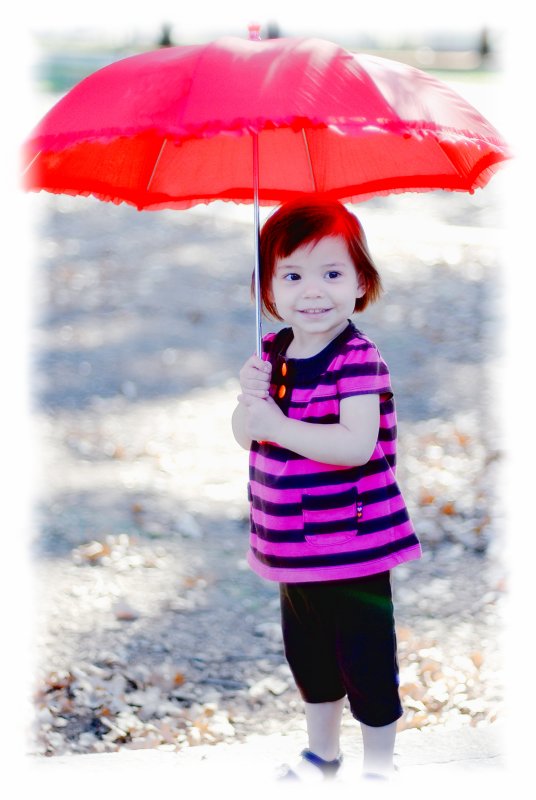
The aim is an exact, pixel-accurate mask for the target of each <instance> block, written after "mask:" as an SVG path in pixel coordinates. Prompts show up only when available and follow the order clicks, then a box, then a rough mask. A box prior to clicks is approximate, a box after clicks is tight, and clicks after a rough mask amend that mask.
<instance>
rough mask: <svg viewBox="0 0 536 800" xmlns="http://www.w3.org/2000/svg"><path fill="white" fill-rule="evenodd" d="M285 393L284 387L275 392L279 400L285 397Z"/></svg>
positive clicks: (285, 388)
mask: <svg viewBox="0 0 536 800" xmlns="http://www.w3.org/2000/svg"><path fill="white" fill-rule="evenodd" d="M286 393H287V387H286V386H280V387H279V390H278V392H277V396H278V397H279V399H280V400H282V399H283V397H284V396H285V395H286Z"/></svg>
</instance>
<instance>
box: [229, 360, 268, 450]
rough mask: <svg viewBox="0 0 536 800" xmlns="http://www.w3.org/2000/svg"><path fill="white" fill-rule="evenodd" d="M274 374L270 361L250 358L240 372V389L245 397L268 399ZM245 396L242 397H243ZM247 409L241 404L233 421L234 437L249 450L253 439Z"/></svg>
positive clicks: (234, 413)
mask: <svg viewBox="0 0 536 800" xmlns="http://www.w3.org/2000/svg"><path fill="white" fill-rule="evenodd" d="M271 374H272V365H271V364H270V362H269V361H264V360H263V359H262V358H259V357H258V356H256V355H253V356H251V357H250V358H248V360H247V361H246V363H245V364H244V366H243V367H242V369H241V370H240V388H241V389H242V392H243V394H244V395H247V396H248V397H251V398H266V397H268V396H269V393H270V375H271ZM242 396H243V395H241V397H242ZM247 417H248V413H247V408H246V406H244V405H243V404H242V403H239V404H238V406H237V407H236V408H235V410H234V412H233V416H232V420H231V424H232V428H233V435H234V437H235V439H236V441H237V442H238V444H239V445H240V446H241V447H243V448H244V450H249V449H250V447H251V440H252V437H251V436H250V435H249V434H248V432H247V430H246V425H247Z"/></svg>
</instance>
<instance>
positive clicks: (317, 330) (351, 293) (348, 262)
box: [272, 236, 364, 357]
mask: <svg viewBox="0 0 536 800" xmlns="http://www.w3.org/2000/svg"><path fill="white" fill-rule="evenodd" d="M363 294H364V291H363V290H362V289H361V287H360V285H359V279H358V276H357V272H356V268H355V266H354V263H353V261H352V258H351V257H350V254H349V252H348V248H347V246H346V242H345V241H344V239H343V238H342V237H341V236H326V237H324V238H323V239H320V241H318V242H313V243H312V244H308V245H303V246H302V247H298V248H297V249H296V250H294V252H293V253H291V254H290V255H289V256H286V257H285V258H281V259H278V260H277V261H276V264H275V271H274V276H273V279H272V295H273V300H274V303H275V306H276V308H277V311H278V313H279V315H280V316H281V317H282V318H283V320H284V321H285V322H286V323H288V324H290V325H291V326H292V330H293V333H294V342H293V345H292V351H293V352H294V354H295V355H299V354H302V355H303V356H304V357H306V356H307V355H314V354H315V353H317V352H319V351H320V350H321V349H323V347H325V345H326V344H328V343H329V342H330V341H331V340H332V339H333V338H335V336H337V335H338V334H339V333H340V332H341V331H342V330H344V328H345V327H346V325H347V321H348V317H350V316H351V315H352V313H353V311H354V305H355V300H356V297H362V296H363Z"/></svg>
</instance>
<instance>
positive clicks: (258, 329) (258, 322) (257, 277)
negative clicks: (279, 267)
mask: <svg viewBox="0 0 536 800" xmlns="http://www.w3.org/2000/svg"><path fill="white" fill-rule="evenodd" d="M253 206H254V215H255V220H254V228H255V271H254V284H255V333H256V352H257V355H258V356H259V358H262V317H261V269H260V223H259V136H258V134H257V133H254V134H253Z"/></svg>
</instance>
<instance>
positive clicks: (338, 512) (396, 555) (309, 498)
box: [248, 321, 421, 583]
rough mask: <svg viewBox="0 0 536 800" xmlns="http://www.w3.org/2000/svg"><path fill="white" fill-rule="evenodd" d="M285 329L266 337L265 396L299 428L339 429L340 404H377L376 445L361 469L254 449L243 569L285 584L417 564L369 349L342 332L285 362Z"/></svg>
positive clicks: (383, 386) (391, 415)
mask: <svg viewBox="0 0 536 800" xmlns="http://www.w3.org/2000/svg"><path fill="white" fill-rule="evenodd" d="M292 338H293V334H292V329H291V328H284V329H283V330H281V331H279V333H277V334H276V333H269V334H267V335H266V336H265V337H264V338H263V351H264V353H265V354H266V355H265V358H268V359H269V360H270V362H271V363H272V384H271V387H270V394H271V395H272V397H274V399H275V401H276V402H277V404H278V405H279V406H280V408H281V409H282V410H283V411H284V413H285V414H286V415H287V416H288V417H290V418H292V419H298V420H302V421H306V422H313V423H322V424H332V423H337V422H339V404H340V401H341V400H343V399H344V398H345V397H351V396H352V395H359V394H369V393H374V394H378V395H379V399H380V427H379V433H378V440H377V442H376V445H375V448H374V451H373V453H372V456H371V457H370V460H369V461H368V462H367V463H366V464H364V465H361V466H355V467H354V466H352V467H348V466H340V465H334V464H325V463H321V462H319V461H313V460H311V459H308V458H304V457H303V456H300V455H298V454H297V453H294V452H292V451H291V450H287V449H285V448H283V447H280V446H279V445H277V444H276V443H273V442H264V443H262V444H260V443H258V442H255V441H253V442H252V445H251V450H250V459H249V483H248V497H249V500H250V522H251V535H250V549H249V552H248V563H249V565H250V567H251V568H252V569H253V570H254V571H255V572H256V573H257V574H258V575H260V576H262V577H263V578H267V579H268V580H273V581H280V582H284V583H295V582H310V581H330V580H341V579H345V578H356V577H360V576H365V575H372V574H374V573H377V572H383V571H385V570H389V569H391V568H392V567H395V566H396V565H397V564H401V563H403V562H405V561H409V560H411V559H416V558H419V557H420V555H421V548H420V544H419V541H418V539H417V537H416V535H415V531H414V529H413V525H412V523H411V521H410V519H409V515H408V512H407V509H406V504H405V502H404V498H403V497H402V494H401V492H400V489H399V487H398V484H397V482H396V479H395V467H396V414H395V406H394V398H393V392H392V389H391V382H390V378H389V371H388V369H387V365H386V363H385V362H384V361H383V359H382V357H381V355H380V353H379V352H378V349H377V348H376V346H375V345H374V343H373V342H372V341H371V340H370V339H368V338H367V337H366V336H365V335H364V334H363V333H361V332H360V331H358V330H357V329H356V328H355V326H354V325H353V324H352V323H351V322H350V321H349V324H348V326H347V327H346V328H345V330H344V331H342V333H341V334H339V335H338V336H337V337H336V338H335V339H333V340H332V341H331V342H330V343H329V344H328V345H327V346H326V347H325V348H324V349H323V350H322V351H321V352H320V353H318V354H317V355H315V356H313V357H312V358H305V359H292V358H286V357H285V352H286V350H287V347H288V345H289V344H290V342H291V340H292Z"/></svg>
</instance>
